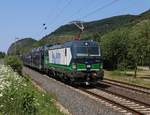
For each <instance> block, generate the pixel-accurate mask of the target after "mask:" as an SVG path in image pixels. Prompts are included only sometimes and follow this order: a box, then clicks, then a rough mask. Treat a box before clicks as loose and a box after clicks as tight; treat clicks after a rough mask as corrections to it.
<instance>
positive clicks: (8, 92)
mask: <svg viewBox="0 0 150 115" xmlns="http://www.w3.org/2000/svg"><path fill="white" fill-rule="evenodd" d="M54 98H55V97H54V96H52V95H49V94H47V93H45V92H42V91H39V90H37V88H35V86H33V84H32V83H31V81H30V80H29V79H27V78H25V77H22V76H20V75H18V74H17V73H16V72H14V71H13V70H12V69H11V68H10V67H7V66H4V65H0V115H63V113H61V112H60V111H59V109H58V108H57V107H56V105H55V103H54V101H53V100H54Z"/></svg>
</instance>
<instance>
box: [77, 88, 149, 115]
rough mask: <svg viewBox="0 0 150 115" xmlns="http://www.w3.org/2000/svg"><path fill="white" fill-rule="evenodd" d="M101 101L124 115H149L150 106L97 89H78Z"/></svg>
mask: <svg viewBox="0 0 150 115" xmlns="http://www.w3.org/2000/svg"><path fill="white" fill-rule="evenodd" d="M78 89H80V90H82V91H83V92H86V93H88V94H90V95H92V96H94V97H96V98H98V99H100V100H102V101H106V102H107V103H108V104H110V105H111V106H112V108H114V109H116V110H118V111H120V112H121V113H123V114H126V115H132V114H133V115H150V105H149V104H146V103H143V102H140V101H136V100H133V99H130V98H128V97H125V96H122V95H118V94H115V93H112V92H109V91H104V90H99V89H97V88H92V89H85V88H78Z"/></svg>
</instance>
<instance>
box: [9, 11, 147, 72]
mask: <svg viewBox="0 0 150 115" xmlns="http://www.w3.org/2000/svg"><path fill="white" fill-rule="evenodd" d="M84 26H85V31H84V33H83V34H82V36H81V39H93V40H96V41H98V42H99V43H100V45H101V48H102V52H103V58H104V60H105V63H104V65H105V66H106V67H109V68H114V69H116V68H135V69H136V67H137V65H138V64H140V65H149V64H150V62H149V60H150V10H148V11H146V12H144V13H142V14H140V15H122V16H114V17H110V18H107V19H102V20H97V21H91V22H85V23H84ZM77 33H78V30H77V28H76V27H75V26H74V25H72V24H68V25H63V26H61V27H59V28H58V29H57V30H55V31H54V32H52V33H50V34H49V35H47V36H44V37H43V38H42V39H41V40H39V41H37V42H36V41H35V40H31V42H30V43H29V44H25V45H24V44H23V43H22V41H20V42H19V44H20V46H22V47H24V49H25V51H28V50H30V49H32V48H33V47H38V46H41V45H44V44H48V43H63V42H65V41H68V40H72V39H74V36H75V35H76V34H77ZM24 40H26V39H24ZM16 45H17V44H16ZM14 47H15V43H14V44H13V47H12V46H11V47H10V48H9V50H8V52H9V53H12V52H14V50H13V49H14ZM10 49H11V51H10ZM23 52H24V50H23V51H21V53H23Z"/></svg>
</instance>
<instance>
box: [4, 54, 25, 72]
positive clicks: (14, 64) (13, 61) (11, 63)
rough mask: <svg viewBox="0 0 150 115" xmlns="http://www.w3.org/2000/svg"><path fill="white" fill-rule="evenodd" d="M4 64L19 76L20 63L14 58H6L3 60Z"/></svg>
mask: <svg viewBox="0 0 150 115" xmlns="http://www.w3.org/2000/svg"><path fill="white" fill-rule="evenodd" d="M4 63H5V64H6V65H9V66H10V67H11V68H12V69H13V70H14V71H16V72H18V73H19V74H21V73H22V66H23V64H22V62H21V60H20V59H19V58H18V57H16V56H6V57H5V59H4Z"/></svg>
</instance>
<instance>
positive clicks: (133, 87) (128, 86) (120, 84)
mask: <svg viewBox="0 0 150 115" xmlns="http://www.w3.org/2000/svg"><path fill="white" fill-rule="evenodd" d="M103 83H106V84H110V85H115V86H118V87H122V88H126V89H129V90H132V91H135V92H139V93H142V94H146V95H150V88H146V87H142V86H138V85H133V84H128V83H125V82H120V81H116V80H111V79H106V78H105V79H104V80H103Z"/></svg>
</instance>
